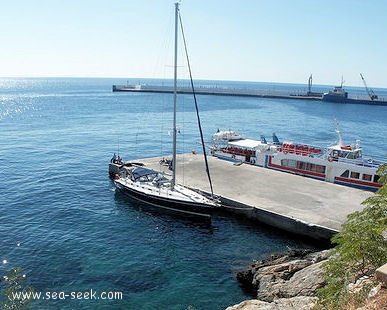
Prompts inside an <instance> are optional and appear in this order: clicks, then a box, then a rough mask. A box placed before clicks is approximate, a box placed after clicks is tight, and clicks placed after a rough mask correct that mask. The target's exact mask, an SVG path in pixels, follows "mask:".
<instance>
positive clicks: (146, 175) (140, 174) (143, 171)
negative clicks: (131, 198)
mask: <svg viewBox="0 0 387 310" xmlns="http://www.w3.org/2000/svg"><path fill="white" fill-rule="evenodd" d="M158 174H159V173H158V172H157V171H155V170H152V169H148V168H144V167H136V168H135V169H133V171H132V178H133V180H134V181H140V182H141V181H142V182H147V181H153V180H154V179H155V178H156V177H157V175H158Z"/></svg>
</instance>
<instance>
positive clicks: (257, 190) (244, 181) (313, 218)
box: [140, 154, 372, 239]
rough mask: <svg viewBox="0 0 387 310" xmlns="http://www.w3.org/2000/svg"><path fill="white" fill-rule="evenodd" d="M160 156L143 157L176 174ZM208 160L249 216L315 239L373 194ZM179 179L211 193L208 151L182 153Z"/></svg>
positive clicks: (219, 185)
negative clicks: (204, 158)
mask: <svg viewBox="0 0 387 310" xmlns="http://www.w3.org/2000/svg"><path fill="white" fill-rule="evenodd" d="M160 159H161V158H158V157H157V158H147V159H141V160H140V161H141V162H143V163H144V164H145V165H146V166H147V167H149V168H152V169H155V170H160V169H165V171H166V173H170V171H169V170H168V167H165V166H160V164H159V161H160ZM208 162H209V167H210V171H211V178H212V183H213V188H214V193H215V194H216V195H219V196H221V197H223V198H225V199H226V200H227V201H229V202H231V204H232V203H235V205H243V206H250V207H252V208H250V210H251V209H252V210H253V212H249V213H247V212H246V215H247V216H249V217H254V218H256V219H258V220H260V221H261V222H265V223H266V224H270V225H272V226H276V227H278V228H281V229H284V230H287V231H289V232H292V233H297V234H301V235H308V236H309V237H311V238H315V239H329V237H331V236H332V234H334V233H335V232H337V231H340V228H341V225H342V224H343V222H344V221H345V220H346V217H347V215H348V214H350V213H352V212H354V211H358V210H361V209H362V208H363V207H362V205H361V202H362V201H363V200H365V199H366V198H367V197H369V196H370V195H372V194H371V193H369V192H366V191H362V190H358V189H354V188H350V187H347V186H340V185H336V184H332V183H328V182H324V181H319V180H315V179H310V178H306V177H302V176H297V175H293V174H288V173H284V172H279V171H275V170H270V169H264V168H260V167H257V166H251V165H248V164H243V165H240V166H236V165H234V164H233V163H231V162H229V161H224V160H221V159H218V158H215V157H212V156H209V157H208ZM177 182H178V183H180V184H184V185H186V186H188V187H191V188H195V189H199V190H201V191H204V192H209V185H208V180H207V176H206V174H205V168H204V162H203V156H202V155H195V154H183V155H178V160H177ZM228 210H229V209H228ZM235 210H236V209H235ZM316 227H317V228H318V229H316ZM313 234H316V235H315V236H314V235H313Z"/></svg>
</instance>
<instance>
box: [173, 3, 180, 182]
mask: <svg viewBox="0 0 387 310" xmlns="http://www.w3.org/2000/svg"><path fill="white" fill-rule="evenodd" d="M178 15H179V3H178V2H176V3H175V63H174V78H173V150H172V151H173V157H172V181H171V188H173V187H174V186H175V183H176V152H177V147H176V144H177V143H176V139H177V137H176V134H177V129H176V109H177V34H178V17H179V16H178Z"/></svg>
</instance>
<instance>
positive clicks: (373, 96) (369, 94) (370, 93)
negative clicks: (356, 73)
mask: <svg viewBox="0 0 387 310" xmlns="http://www.w3.org/2000/svg"><path fill="white" fill-rule="evenodd" d="M360 76H361V79H362V80H363V84H364V87H365V89H366V91H367V94H368V96H370V98H371V100H375V99H378V96H377V95H376V94H375V93H374V91H373V90H372V89H371V88H368V86H367V83H366V81H365V79H364V77H363V74H361V73H360Z"/></svg>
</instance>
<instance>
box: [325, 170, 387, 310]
mask: <svg viewBox="0 0 387 310" xmlns="http://www.w3.org/2000/svg"><path fill="white" fill-rule="evenodd" d="M377 173H378V175H379V176H380V179H379V182H381V183H382V184H383V186H382V187H381V188H380V189H379V190H378V191H377V192H376V193H375V194H374V195H373V196H371V197H369V198H367V199H366V200H365V201H364V202H363V203H362V204H363V205H364V206H365V207H364V209H363V210H362V211H358V212H354V213H352V214H350V215H349V216H348V218H347V221H346V222H345V223H344V224H343V225H342V231H341V232H340V233H338V234H337V235H335V236H334V237H333V238H332V243H333V244H335V248H334V250H333V252H332V255H331V258H330V259H329V261H328V262H327V263H326V264H325V265H324V275H325V280H326V285H325V286H324V287H323V288H321V289H320V290H319V292H318V297H319V299H320V304H319V307H320V308H322V309H347V308H348V305H353V304H356V303H359V304H360V303H361V302H362V301H364V299H365V298H366V296H367V294H368V292H369V288H370V286H372V285H373V284H372V279H373V277H372V276H373V275H374V272H375V270H376V269H377V268H379V267H380V266H382V265H383V264H385V263H387V241H386V239H385V237H384V236H385V235H386V233H387V164H384V165H382V166H380V167H379V169H378V172H377ZM368 277H369V278H368ZM362 278H363V279H368V280H367V281H368V283H369V286H367V285H363V286H361V287H360V288H359V290H357V291H356V292H350V290H349V289H348V288H349V287H350V285H351V284H353V283H356V281H357V280H359V279H362Z"/></svg>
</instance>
